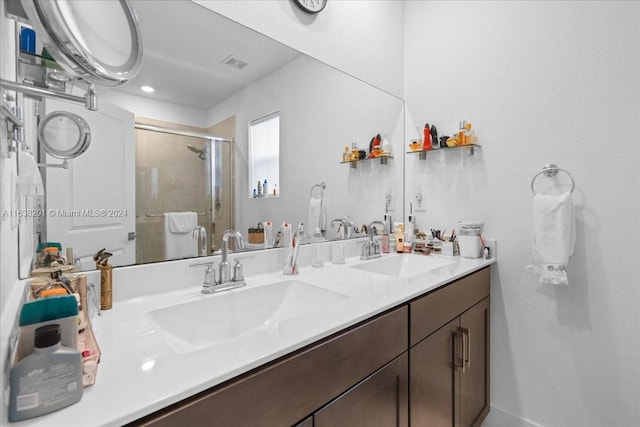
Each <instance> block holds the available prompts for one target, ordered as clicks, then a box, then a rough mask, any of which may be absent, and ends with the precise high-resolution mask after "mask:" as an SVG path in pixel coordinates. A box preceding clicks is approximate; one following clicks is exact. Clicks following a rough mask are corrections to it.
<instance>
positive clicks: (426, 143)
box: [422, 123, 432, 151]
mask: <svg viewBox="0 0 640 427" xmlns="http://www.w3.org/2000/svg"><path fill="white" fill-rule="evenodd" d="M431 148H432V147H431V129H430V128H429V123H427V124H425V125H424V139H423V140H422V150H423V151H428V150H431Z"/></svg>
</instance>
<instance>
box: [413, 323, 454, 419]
mask: <svg viewBox="0 0 640 427" xmlns="http://www.w3.org/2000/svg"><path fill="white" fill-rule="evenodd" d="M458 322H459V320H458V318H456V319H454V320H452V321H451V322H449V323H447V324H446V325H445V326H443V327H442V328H440V329H438V330H437V331H436V332H434V333H433V334H431V335H430V336H429V337H427V338H425V339H424V340H422V341H420V342H419V343H418V344H416V345H415V346H414V347H413V348H412V349H411V350H409V360H410V362H409V372H410V373H411V380H410V385H409V417H410V419H411V425H412V426H414V427H452V426H453V414H454V401H453V396H454V388H453V384H454V382H453V379H454V371H453V369H452V368H453V364H454V361H453V358H454V353H455V354H459V350H456V351H454V346H455V345H458V342H459V340H458V339H457V338H456V336H457V334H458V324H459V323H458Z"/></svg>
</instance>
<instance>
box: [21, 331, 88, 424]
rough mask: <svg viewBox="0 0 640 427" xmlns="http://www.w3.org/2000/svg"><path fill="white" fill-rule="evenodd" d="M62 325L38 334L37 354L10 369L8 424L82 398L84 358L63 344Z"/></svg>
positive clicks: (59, 407) (48, 411) (35, 343)
mask: <svg viewBox="0 0 640 427" xmlns="http://www.w3.org/2000/svg"><path fill="white" fill-rule="evenodd" d="M60 339H61V332H60V325H59V324H56V323H50V324H48V325H44V326H41V327H39V328H37V329H36V331H35V339H34V347H35V349H34V351H33V353H31V354H30V355H28V356H27V357H25V358H24V359H22V360H21V361H20V362H18V363H17V364H16V365H15V366H14V367H12V368H11V372H10V382H11V392H10V397H9V420H10V421H21V420H26V419H29V418H33V417H38V416H40V415H44V414H48V413H50V412H53V411H57V410H58V409H62V408H64V407H67V406H69V405H72V404H74V403H76V402H78V401H79V400H80V399H81V398H82V356H81V354H80V352H79V351H78V350H76V349H73V348H70V347H62V346H61V344H60Z"/></svg>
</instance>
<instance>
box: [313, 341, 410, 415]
mask: <svg viewBox="0 0 640 427" xmlns="http://www.w3.org/2000/svg"><path fill="white" fill-rule="evenodd" d="M407 364H408V357H407V353H406V352H405V353H404V354H402V355H401V356H400V357H398V358H396V359H395V360H394V361H392V362H391V363H389V364H387V365H386V366H384V367H383V368H381V369H379V370H378V371H376V372H375V373H374V374H372V375H371V376H369V377H368V378H366V379H365V380H364V381H362V382H361V383H359V384H357V385H356V386H355V387H353V388H352V389H351V390H349V391H348V392H346V393H345V394H343V395H342V396H340V397H338V398H337V399H335V400H334V401H332V402H331V403H329V404H328V405H327V406H325V407H324V408H323V409H321V410H320V411H318V412H317V413H316V414H314V416H313V427H394V426H395V427H408V425H409V416H408V408H407V398H408V381H409V378H408V370H407Z"/></svg>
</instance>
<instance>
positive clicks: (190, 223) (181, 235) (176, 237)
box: [164, 212, 198, 260]
mask: <svg viewBox="0 0 640 427" xmlns="http://www.w3.org/2000/svg"><path fill="white" fill-rule="evenodd" d="M197 225H198V214H197V213H195V212H167V213H166V214H164V253H165V259H167V260H170V259H180V258H188V257H195V256H198V240H197V238H196V237H195V236H194V235H193V229H194V228H195V227H197Z"/></svg>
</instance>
